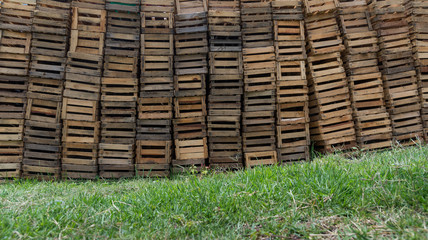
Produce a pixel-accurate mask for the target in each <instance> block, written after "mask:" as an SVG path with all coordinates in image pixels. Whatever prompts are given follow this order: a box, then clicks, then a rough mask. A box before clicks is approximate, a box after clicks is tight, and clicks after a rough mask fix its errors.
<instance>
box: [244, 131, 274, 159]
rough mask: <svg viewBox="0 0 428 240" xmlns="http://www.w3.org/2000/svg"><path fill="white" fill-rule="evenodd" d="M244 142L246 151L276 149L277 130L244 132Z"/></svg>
mask: <svg viewBox="0 0 428 240" xmlns="http://www.w3.org/2000/svg"><path fill="white" fill-rule="evenodd" d="M242 140H243V141H242V142H243V150H244V153H245V154H247V153H250V152H262V151H273V150H275V146H276V141H275V130H271V131H262V130H261V131H257V132H243V133H242Z"/></svg>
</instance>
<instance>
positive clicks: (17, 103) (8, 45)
mask: <svg viewBox="0 0 428 240" xmlns="http://www.w3.org/2000/svg"><path fill="white" fill-rule="evenodd" d="M35 6H36V1H35V0H26V1H17V0H5V1H2V6H1V9H0V129H1V133H0V179H1V178H15V177H19V176H20V173H21V163H22V159H23V152H24V143H23V131H24V118H25V109H26V102H27V101H26V92H27V86H28V68H29V62H30V46H31V23H32V17H33V13H34V9H35Z"/></svg>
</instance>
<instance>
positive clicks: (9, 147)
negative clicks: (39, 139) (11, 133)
mask: <svg viewBox="0 0 428 240" xmlns="http://www.w3.org/2000/svg"><path fill="white" fill-rule="evenodd" d="M23 154H24V142H23V141H22V140H18V141H0V164H7V163H18V164H19V165H21V163H22V158H23Z"/></svg>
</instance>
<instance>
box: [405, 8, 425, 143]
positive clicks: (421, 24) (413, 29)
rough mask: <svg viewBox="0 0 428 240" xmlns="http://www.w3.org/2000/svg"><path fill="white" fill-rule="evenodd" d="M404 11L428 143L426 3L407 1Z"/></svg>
mask: <svg viewBox="0 0 428 240" xmlns="http://www.w3.org/2000/svg"><path fill="white" fill-rule="evenodd" d="M406 11H407V17H408V22H409V27H410V39H411V41H412V47H413V58H414V60H415V66H416V74H417V78H418V84H419V94H420V97H421V105H422V108H421V109H422V111H421V114H422V122H423V127H424V135H425V141H428V28H427V26H428V1H424V0H408V1H407V3H406Z"/></svg>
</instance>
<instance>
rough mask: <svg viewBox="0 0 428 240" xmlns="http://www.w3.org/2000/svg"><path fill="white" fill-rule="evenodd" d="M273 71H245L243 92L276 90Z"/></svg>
mask: <svg viewBox="0 0 428 240" xmlns="http://www.w3.org/2000/svg"><path fill="white" fill-rule="evenodd" d="M275 80H276V78H275V71H274V70H273V69H259V70H257V71H256V70H251V72H247V71H245V73H244V92H245V93H247V92H260V91H266V90H274V89H275V88H276V84H275V83H276V81H275Z"/></svg>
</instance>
